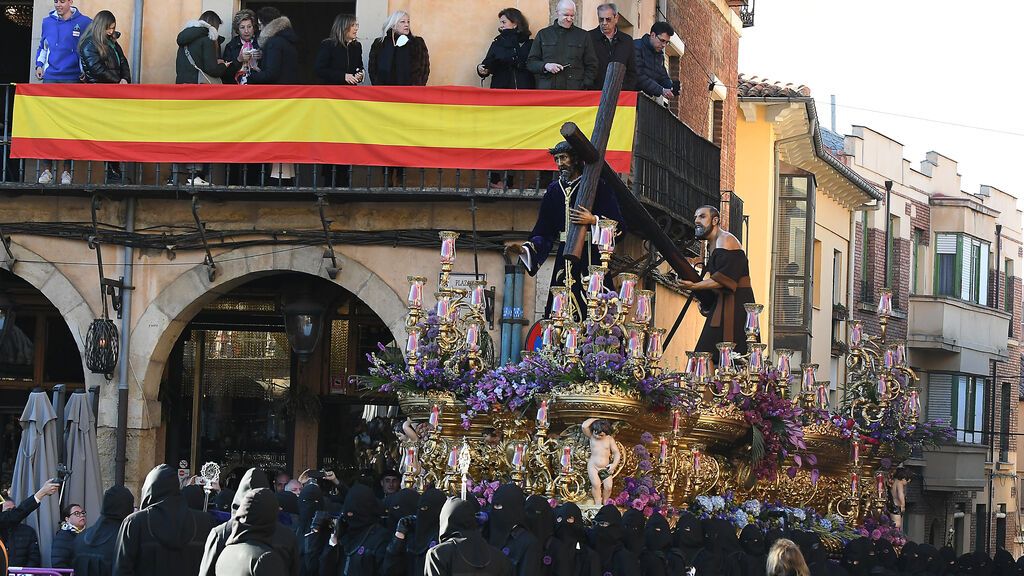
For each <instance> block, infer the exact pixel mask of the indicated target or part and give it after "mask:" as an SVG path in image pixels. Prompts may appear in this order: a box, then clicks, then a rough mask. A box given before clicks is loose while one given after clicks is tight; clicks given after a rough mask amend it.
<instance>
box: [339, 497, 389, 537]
mask: <svg viewBox="0 0 1024 576" xmlns="http://www.w3.org/2000/svg"><path fill="white" fill-rule="evenodd" d="M383 515H384V510H383V506H382V505H381V503H380V500H377V498H376V496H374V494H373V490H372V489H371V488H370V487H368V486H364V485H362V484H356V485H355V486H353V487H352V489H351V490H349V491H348V494H346V495H345V503H344V504H343V505H342V507H341V516H342V519H343V520H344V524H345V525H347V527H348V529H347V530H346V531H345V534H344V536H342V539H346V540H351V539H352V538H351V537H353V536H356V535H360V534H362V533H363V532H365V531H366V530H367V529H369V528H371V527H373V526H375V525H378V523H379V521H380V518H381V516H383ZM341 524H342V523H341V522H339V526H340V525H341Z"/></svg>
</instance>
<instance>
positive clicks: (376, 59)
mask: <svg viewBox="0 0 1024 576" xmlns="http://www.w3.org/2000/svg"><path fill="white" fill-rule="evenodd" d="M369 68H370V82H372V83H373V85H374V86H426V85H427V78H428V77H429V76H430V54H429V53H428V52H427V44H426V42H424V41H423V38H420V37H419V36H413V34H412V27H411V25H410V20H409V13H408V12H403V11H401V10H398V11H396V12H394V13H392V14H391V16H388V19H387V22H385V23H384V29H383V31H382V34H381V36H380V38H377V39H376V40H374V41H373V44H371V45H370V59H369Z"/></svg>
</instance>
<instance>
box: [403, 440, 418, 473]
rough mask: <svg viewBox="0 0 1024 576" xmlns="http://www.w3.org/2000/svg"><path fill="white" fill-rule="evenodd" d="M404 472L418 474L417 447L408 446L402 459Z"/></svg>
mask: <svg viewBox="0 0 1024 576" xmlns="http://www.w3.org/2000/svg"><path fill="white" fill-rule="evenodd" d="M402 472H403V473H406V474H415V473H416V447H415V446H408V447H406V449H405V457H404V458H402Z"/></svg>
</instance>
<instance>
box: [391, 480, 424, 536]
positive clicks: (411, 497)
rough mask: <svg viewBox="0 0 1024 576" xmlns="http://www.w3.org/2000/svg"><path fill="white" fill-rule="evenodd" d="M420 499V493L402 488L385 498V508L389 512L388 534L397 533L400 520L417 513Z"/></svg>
mask: <svg viewBox="0 0 1024 576" xmlns="http://www.w3.org/2000/svg"><path fill="white" fill-rule="evenodd" d="M419 499H420V495H419V492H416V491H415V490H413V489H412V488H402V489H401V490H399V491H398V492H395V493H394V494H388V496H387V497H386V498H384V508H385V510H387V515H388V521H387V525H386V526H385V527H386V528H387V529H388V532H394V531H395V527H396V526H398V521H399V520H401V519H402V518H404V517H406V516H412V515H413V514H415V513H416V504H417V503H418V502H419Z"/></svg>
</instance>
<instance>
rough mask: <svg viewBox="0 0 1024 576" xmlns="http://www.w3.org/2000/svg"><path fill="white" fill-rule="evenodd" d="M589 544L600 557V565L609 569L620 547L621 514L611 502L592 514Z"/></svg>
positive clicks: (605, 569)
mask: <svg viewBox="0 0 1024 576" xmlns="http://www.w3.org/2000/svg"><path fill="white" fill-rule="evenodd" d="M590 534H591V537H590V544H591V546H592V547H593V548H594V550H595V551H596V552H597V555H598V556H599V557H600V559H601V567H602V568H603V569H604V571H605V572H607V571H610V568H611V566H612V559H613V558H614V556H615V552H616V551H618V549H619V548H621V547H622V536H623V534H622V514H621V513H620V512H619V509H618V508H616V507H615V506H613V505H611V504H605V505H604V506H602V507H601V509H600V510H598V511H597V514H595V515H594V524H593V528H591V529H590Z"/></svg>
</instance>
